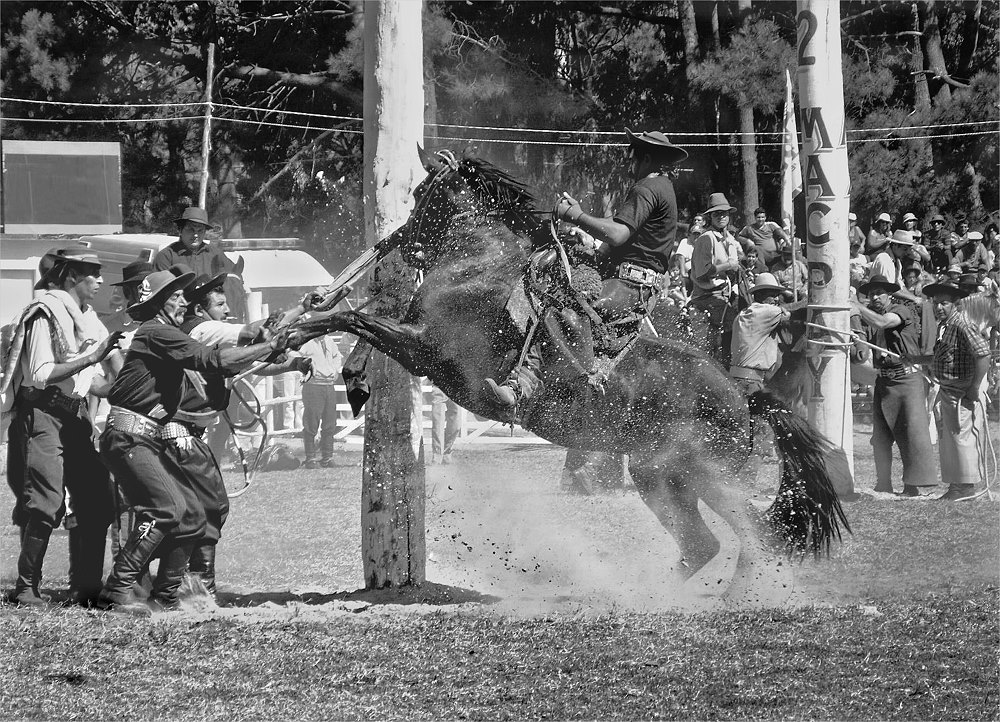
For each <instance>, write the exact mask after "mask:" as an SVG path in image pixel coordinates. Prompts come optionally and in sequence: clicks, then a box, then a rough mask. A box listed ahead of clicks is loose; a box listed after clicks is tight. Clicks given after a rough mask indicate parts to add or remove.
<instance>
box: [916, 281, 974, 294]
mask: <svg viewBox="0 0 1000 722" xmlns="http://www.w3.org/2000/svg"><path fill="white" fill-rule="evenodd" d="M920 290H921V293H923V294H924V295H925V296H927V297H928V298H934V296H937V295H940V294H943V293H950V294H952V295H954V296H957V297H958V298H965V297H966V296H969V295H971V294H972V293H973V291H972V290H971V289H969V288H963V287H961V286H958V285H957V284H954V283H952V282H951V281H942V282H940V283H931V284H928V285H926V286H924V287H923V288H922V289H920Z"/></svg>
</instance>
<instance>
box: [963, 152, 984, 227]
mask: <svg viewBox="0 0 1000 722" xmlns="http://www.w3.org/2000/svg"><path fill="white" fill-rule="evenodd" d="M963 172H964V173H965V175H967V176H968V177H969V216H970V217H972V218H982V217H983V214H984V212H985V211H984V208H983V194H982V191H981V190H980V186H981V185H982V180H983V177H982V176H981V175H979V173H977V172H976V166H974V165H973V164H972V162H971V161H969V162H967V163H966V164H965V168H964V169H963Z"/></svg>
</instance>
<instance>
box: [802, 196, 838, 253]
mask: <svg viewBox="0 0 1000 722" xmlns="http://www.w3.org/2000/svg"><path fill="white" fill-rule="evenodd" d="M831 210H832V209H831V208H830V206H828V205H827V204H826V203H810V204H809V208H808V213H807V217H806V227H807V228H808V230H809V242H810V243H814V244H816V245H817V246H822V245H823V244H824V243H828V242H829V241H830V224H829V222H828V221H827V220H826V218H827V216H829V215H830V211H831Z"/></svg>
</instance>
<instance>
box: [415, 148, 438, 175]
mask: <svg viewBox="0 0 1000 722" xmlns="http://www.w3.org/2000/svg"><path fill="white" fill-rule="evenodd" d="M417 155H418V156H419V157H420V164H421V165H422V166H423V167H424V170H425V171H427V172H428V173H433V172H434V171H436V170H437V163H435V162H434V156H432V155H431V154H430V153H428V152H427V151H426V150H424V149H423V148H421V147H420V143H417Z"/></svg>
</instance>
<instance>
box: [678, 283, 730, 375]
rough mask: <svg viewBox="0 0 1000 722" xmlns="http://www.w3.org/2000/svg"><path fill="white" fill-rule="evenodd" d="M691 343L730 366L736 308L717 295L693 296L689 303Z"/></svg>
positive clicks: (724, 364)
mask: <svg viewBox="0 0 1000 722" xmlns="http://www.w3.org/2000/svg"><path fill="white" fill-rule="evenodd" d="M689 318H690V319H691V343H692V345H693V346H695V347H697V348H700V349H701V350H702V351H704V352H705V353H707V354H708V355H709V356H711V357H712V358H714V359H715V360H716V361H718V362H719V363H720V364H722V365H723V366H725V367H727V368H728V367H729V361H730V355H731V349H730V344H731V342H732V338H733V321H735V320H736V309H735V308H733V306H732V305H731V304H729V303H728V302H726V301H725V300H723V299H721V298H717V297H716V296H699V297H698V298H692V299H691V303H690V305H689Z"/></svg>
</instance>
